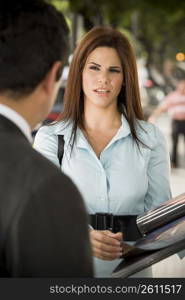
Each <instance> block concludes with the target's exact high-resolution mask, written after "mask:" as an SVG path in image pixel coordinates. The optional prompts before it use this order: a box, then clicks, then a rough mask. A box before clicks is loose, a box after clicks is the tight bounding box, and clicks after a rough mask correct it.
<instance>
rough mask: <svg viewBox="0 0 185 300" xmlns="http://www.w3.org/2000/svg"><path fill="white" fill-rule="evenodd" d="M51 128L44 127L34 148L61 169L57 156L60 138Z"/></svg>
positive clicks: (35, 141) (36, 137)
mask: <svg viewBox="0 0 185 300" xmlns="http://www.w3.org/2000/svg"><path fill="white" fill-rule="evenodd" d="M51 126H52V125H51ZM51 126H43V127H41V128H40V129H39V130H38V132H37V134H36V136H35V140H34V144H33V147H34V148H35V149H36V150H37V151H39V152H40V153H41V154H42V155H43V156H45V157H46V158H47V159H49V160H50V161H51V162H53V163H54V164H55V165H56V166H57V167H59V168H60V164H59V160H58V156H57V152H58V136H57V135H55V134H54V133H53V131H52V130H51Z"/></svg>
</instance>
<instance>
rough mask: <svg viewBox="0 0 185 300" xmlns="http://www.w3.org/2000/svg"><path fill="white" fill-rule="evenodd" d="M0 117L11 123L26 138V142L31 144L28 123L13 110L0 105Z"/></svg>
mask: <svg viewBox="0 0 185 300" xmlns="http://www.w3.org/2000/svg"><path fill="white" fill-rule="evenodd" d="M0 115H3V116H4V117H6V118H7V119H9V120H10V121H12V122H13V123H14V124H15V125H16V126H17V127H19V129H20V130H21V131H22V133H23V134H24V135H25V136H26V138H27V139H28V141H29V142H30V143H32V142H33V139H32V136H31V128H30V126H29V124H28V122H27V121H26V120H25V119H24V118H23V117H22V116H21V115H20V114H18V113H17V112H16V111H15V110H13V109H11V108H10V107H8V106H6V105H4V104H0Z"/></svg>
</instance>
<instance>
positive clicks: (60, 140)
mask: <svg viewBox="0 0 185 300" xmlns="http://www.w3.org/2000/svg"><path fill="white" fill-rule="evenodd" d="M64 143H65V142H64V136H63V135H58V153H57V156H58V160H59V164H60V166H61V164H62V158H63V155H64Z"/></svg>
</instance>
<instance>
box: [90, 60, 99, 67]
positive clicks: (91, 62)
mask: <svg viewBox="0 0 185 300" xmlns="http://www.w3.org/2000/svg"><path fill="white" fill-rule="evenodd" d="M89 64H93V65H95V66H98V67H101V65H99V64H97V63H95V62H93V61H90V62H89Z"/></svg>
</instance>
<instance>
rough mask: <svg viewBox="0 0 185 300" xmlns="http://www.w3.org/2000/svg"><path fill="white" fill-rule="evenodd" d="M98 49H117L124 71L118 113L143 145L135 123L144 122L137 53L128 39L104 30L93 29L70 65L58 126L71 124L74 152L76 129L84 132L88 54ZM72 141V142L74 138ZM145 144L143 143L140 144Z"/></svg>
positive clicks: (110, 29) (81, 42) (75, 53)
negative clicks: (85, 76)
mask: <svg viewBox="0 0 185 300" xmlns="http://www.w3.org/2000/svg"><path fill="white" fill-rule="evenodd" d="M97 47H111V48H114V49H116V51H117V53H118V56H119V58H120V60H121V64H122V69H123V78H124V79H123V80H124V85H123V86H122V89H121V91H120V94H119V95H118V110H119V112H120V113H123V114H124V116H125V117H126V119H127V121H128V123H129V126H130V130H131V134H132V137H133V139H134V140H135V142H136V143H137V144H139V142H141V141H140V140H139V138H138V136H137V133H136V125H135V121H136V119H139V120H144V117H143V112H142V107H141V100H140V94H139V85H138V75H137V67H136V59H135V55H134V51H133V49H132V47H131V45H130V43H129V41H128V39H127V38H126V37H125V36H124V35H123V34H122V33H121V32H119V31H117V30H115V29H113V28H110V27H105V26H99V27H94V28H93V29H92V30H90V31H89V32H88V33H87V34H86V35H85V36H84V38H83V39H82V40H81V41H80V43H79V44H78V45H77V47H76V49H75V51H74V54H73V59H72V62H71V65H70V70H69V75H68V80H67V86H66V89H65V94H64V102H63V109H62V112H61V113H60V115H59V118H58V119H57V122H60V121H61V120H62V121H72V122H73V128H72V132H71V139H73V141H72V148H73V145H74V142H75V139H76V131H77V128H78V127H79V128H81V129H84V130H85V128H84V118H83V117H84V95H83V90H82V71H83V68H84V66H85V62H86V60H87V57H88V56H89V54H90V53H91V52H92V51H93V50H94V49H95V48H97ZM72 137H73V138H72ZM141 143H142V142H141Z"/></svg>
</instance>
